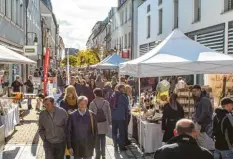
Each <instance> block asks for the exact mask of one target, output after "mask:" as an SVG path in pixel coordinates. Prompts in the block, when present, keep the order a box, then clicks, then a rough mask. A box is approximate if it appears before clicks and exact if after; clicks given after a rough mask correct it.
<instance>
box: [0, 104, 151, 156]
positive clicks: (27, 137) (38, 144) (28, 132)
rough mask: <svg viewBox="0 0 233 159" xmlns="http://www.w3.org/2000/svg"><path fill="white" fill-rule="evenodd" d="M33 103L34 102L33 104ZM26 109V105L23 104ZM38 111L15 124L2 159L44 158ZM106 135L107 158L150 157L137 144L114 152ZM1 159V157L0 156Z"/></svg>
mask: <svg viewBox="0 0 233 159" xmlns="http://www.w3.org/2000/svg"><path fill="white" fill-rule="evenodd" d="M33 105H34V104H33ZM23 108H25V109H26V106H25V105H23ZM38 115H39V114H38V113H37V112H36V111H35V110H34V109H33V110H31V111H30V112H26V113H25V117H24V121H22V120H21V122H20V124H19V125H18V126H16V128H15V132H14V133H13V134H12V135H11V137H9V138H7V143H6V145H5V150H4V153H3V157H2V158H3V159H44V158H45V157H44V150H43V143H42V140H41V139H40V137H39V135H38V125H37V123H38ZM108 136H109V137H107V147H106V152H107V154H106V155H107V156H106V158H107V159H122V158H124V159H152V155H146V156H142V155H141V153H140V151H139V148H138V146H137V144H132V145H130V146H128V150H127V151H125V152H114V147H113V142H112V139H111V138H110V137H111V136H110V135H108ZM0 159H1V157H0Z"/></svg>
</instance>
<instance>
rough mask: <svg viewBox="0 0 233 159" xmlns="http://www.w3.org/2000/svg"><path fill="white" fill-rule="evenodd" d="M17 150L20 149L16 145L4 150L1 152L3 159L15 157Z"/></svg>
mask: <svg viewBox="0 0 233 159" xmlns="http://www.w3.org/2000/svg"><path fill="white" fill-rule="evenodd" d="M19 150H20V147H16V148H15V149H14V150H8V151H4V152H3V158H4V159H13V158H16V156H17V154H18V152H19Z"/></svg>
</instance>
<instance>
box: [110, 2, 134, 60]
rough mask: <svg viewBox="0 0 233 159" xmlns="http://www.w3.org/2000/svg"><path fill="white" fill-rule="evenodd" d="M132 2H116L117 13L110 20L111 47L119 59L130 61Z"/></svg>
mask: <svg viewBox="0 0 233 159" xmlns="http://www.w3.org/2000/svg"><path fill="white" fill-rule="evenodd" d="M131 20H132V1H131V0H118V7H117V12H116V13H115V14H114V15H113V16H112V19H111V30H112V31H111V45H112V46H113V48H114V50H117V52H118V53H120V55H121V57H123V58H126V59H131V58H132V55H131V46H132V43H131V41H132V36H131V35H132V34H131V33H132V21H131Z"/></svg>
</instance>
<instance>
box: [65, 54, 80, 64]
mask: <svg viewBox="0 0 233 159" xmlns="http://www.w3.org/2000/svg"><path fill="white" fill-rule="evenodd" d="M69 63H70V66H78V58H77V57H76V56H73V55H70V56H69ZM66 64H67V56H66V57H65V58H64V59H63V60H62V65H63V66H66Z"/></svg>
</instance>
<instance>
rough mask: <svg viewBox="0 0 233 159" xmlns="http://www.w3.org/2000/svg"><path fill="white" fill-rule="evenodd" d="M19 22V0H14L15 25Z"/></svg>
mask: <svg viewBox="0 0 233 159" xmlns="http://www.w3.org/2000/svg"><path fill="white" fill-rule="evenodd" d="M19 23H20V4H19V0H16V25H19Z"/></svg>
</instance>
